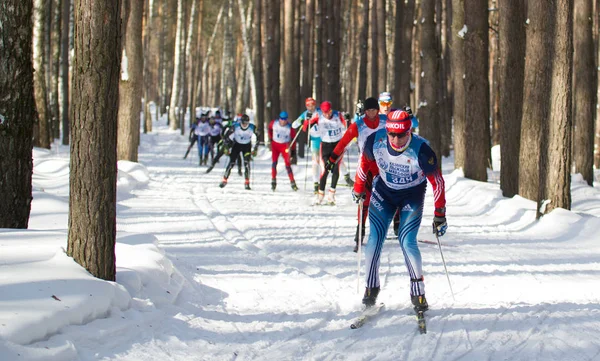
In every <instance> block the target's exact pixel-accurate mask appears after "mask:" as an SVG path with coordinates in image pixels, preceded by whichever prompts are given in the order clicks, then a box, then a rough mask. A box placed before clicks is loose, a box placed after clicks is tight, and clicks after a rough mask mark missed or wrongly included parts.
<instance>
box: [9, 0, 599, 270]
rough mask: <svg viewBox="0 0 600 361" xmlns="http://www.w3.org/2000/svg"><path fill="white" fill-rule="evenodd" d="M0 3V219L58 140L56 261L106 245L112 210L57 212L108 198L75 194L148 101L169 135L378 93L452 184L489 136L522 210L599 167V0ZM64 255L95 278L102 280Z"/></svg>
mask: <svg viewBox="0 0 600 361" xmlns="http://www.w3.org/2000/svg"><path fill="white" fill-rule="evenodd" d="M4 1H5V2H7V3H8V4H9V5H8V6H2V7H0V156H1V157H0V174H2V176H1V177H2V179H0V199H2V202H0V228H2V227H9V228H26V227H27V220H28V217H29V208H30V204H31V171H32V163H31V151H32V144H31V140H32V139H33V145H34V146H37V147H43V148H50V147H51V146H52V144H53V143H54V141H55V139H61V141H62V144H71V172H72V175H71V178H72V180H73V182H72V184H71V187H72V190H71V192H72V193H71V194H80V195H81V196H80V197H77V200H74V201H72V203H71V207H72V210H71V214H72V220H71V222H72V224H70V226H73V229H72V230H70V233H69V237H70V240H69V242H70V243H69V245H70V247H71V248H70V249H69V253H70V254H73V255H77V252H80V251H78V249H80V248H81V247H83V248H85V247H86V246H85V245H81V244H77V242H78V241H77V240H81V239H88V240H90V241H94V239H93V237H91V236H90V234H91V232H90V231H89V229H93V228H94V227H96V229H97V230H102V231H98V233H102V232H105V234H104V235H103V236H96V240H95V241H97V242H98V244H101V246H100V245H99V246H98V247H107V245H108V248H110V238H111V237H114V234H112V233H110V232H113V231H114V230H113V229H112V228H111V224H112V223H111V222H113V221H114V220H112V219H111V217H114V209H113V208H111V207H108V208H102V207H101V208H102V211H103V212H105V213H104V214H103V217H100V218H103V221H102V222H103V223H101V224H100V223H99V224H94V222H95V221H94V217H90V216H89V215H88V216H84V217H82V216H81V215H74V214H73V212H75V211H77V212H85V209H86V208H85V207H82V204H83V203H82V204H80V205H79V207H78V205H77V202H96V203H97V204H99V205H100V204H101V202H104V201H106V200H109V201H110V200H114V194H103V195H102V196H100V195H99V194H97V193H95V192H93V191H92V192H89V191H88V190H95V191H96V192H97V191H98V190H102V192H109V193H110V192H115V189H114V187H112V185H107V184H106V179H107V177H108V179H110V180H111V182H113V179H112V178H111V177H110V176H109V175H110V174H111V173H112V172H116V164H115V163H116V160H119V159H126V160H130V161H137V147H138V144H139V139H140V137H139V135H140V132H144V133H147V132H152V124H153V122H155V121H157V119H155V118H153V116H154V117H155V115H154V114H153V113H151V112H150V109H151V108H153V107H156V109H158V112H159V113H160V114H166V115H167V119H168V123H169V126H170V128H171V129H173V130H179V131H181V133H182V134H183V133H184V132H185V131H186V129H187V128H189V124H185V121H184V119H185V117H184V116H185V113H186V111H189V112H190V113H191V119H193V118H194V115H195V109H196V107H198V106H210V107H219V108H221V109H222V110H223V111H231V113H232V114H236V113H242V112H245V110H246V109H247V108H250V109H253V110H254V111H255V122H256V124H257V127H258V129H259V131H260V133H261V134H263V135H265V134H266V132H265V129H264V127H265V124H268V122H269V121H270V120H271V119H274V118H276V117H277V114H279V112H280V111H282V110H285V111H287V112H288V113H289V114H290V115H291V117H292V118H295V117H297V116H298V115H299V114H300V112H302V111H303V110H304V109H303V108H304V99H305V98H307V97H309V96H312V97H314V98H315V99H317V102H319V103H320V102H321V101H324V100H329V101H331V102H332V104H333V106H334V109H339V110H341V111H343V112H348V113H353V112H354V111H355V104H356V102H357V100H358V99H364V98H366V97H369V96H377V95H378V94H379V93H381V92H383V91H389V92H391V93H392V95H393V100H394V106H395V107H401V106H404V105H410V106H411V107H412V108H413V109H414V111H415V113H416V115H417V116H418V118H419V121H420V127H419V134H420V135H422V136H424V137H425V138H426V139H428V140H429V141H430V142H431V145H432V148H433V149H434V150H435V151H436V152H437V153H438V154H441V155H444V156H448V155H450V154H451V151H453V154H454V159H455V166H456V168H462V169H463V171H464V174H465V176H466V177H467V178H471V179H475V180H480V181H487V180H488V179H487V177H488V172H487V170H488V168H490V167H491V148H492V146H495V145H500V147H501V154H502V162H501V164H502V167H501V171H500V187H501V189H502V192H503V194H504V195H505V196H507V197H512V196H514V195H516V194H519V195H521V196H523V197H525V198H528V199H531V200H534V201H536V202H538V204H539V205H540V208H539V212H540V215H541V214H543V213H545V212H548V211H550V210H552V209H554V208H557V207H562V208H566V209H569V208H570V203H571V199H570V191H569V189H570V175H571V173H581V174H582V176H583V178H584V179H585V181H586V182H587V183H588V184H590V185H592V184H593V181H594V172H593V170H594V168H598V167H600V152H599V151H598V150H600V135H599V133H600V132H599V129H600V124H599V121H600V117H599V116H598V112H599V110H598V107H597V106H596V105H597V98H598V96H597V94H598V67H597V64H598V53H599V46H598V42H599V31H598V30H599V23H600V22H599V16H598V14H599V5H600V0H575V1H571V0H553V1H547V0H515V1H499V0H489V1H488V2H481V1H477V0H402V1H390V0H330V1H325V0H278V1H275V0H212V1H204V0H121V1H107V0H79V1H75V2H74V1H70V0H27V1H24V0H4ZM82 22H83V23H82ZM96 22H100V23H102V24H103V26H100V27H98V28H93V27H91V25H92V24H96ZM81 24H87V27H86V26H82V25H81ZM94 42H97V43H100V44H102V46H101V47H100V46H97V47H93V46H91V45H90V43H94ZM86 47H87V48H86ZM86 59H94V66H97V69H100V70H96V71H99V72H101V73H100V75H101V76H100V77H98V76H97V75H98V74H94V69H90V68H89V66H90V64H89V63H88V62H87V61H86ZM119 69H120V74H118V73H119ZM115 72H116V73H115ZM91 95H93V97H92V98H86V97H90V96H91ZM32 104H34V106H32ZM140 113H142V114H143V116H142V117H140ZM90 122H93V123H94V124H89V123H90ZM96 126H100V127H102V129H103V131H100V130H99V129H97V128H95V127H96ZM113 127H114V129H113ZM90 136H92V137H97V139H96V138H94V141H95V142H93V143H94V144H96V146H97V147H98V149H95V151H96V152H100V153H99V154H94V153H93V152H89V151H90V148H89V144H88V142H89V141H90V139H86V138H85V137H90ZM302 142H303V140H302V139H301V138H300V140H299V143H300V145H301V148H300V149H303V148H302V145H303V143H302ZM113 148H114V149H113ZM113 153H114V154H113ZM299 156H301V157H302V156H303V152H302V151H299ZM82 164H94V165H95V168H94V171H93V172H90V171H89V170H87V168H89V167H85V166H79V165H82ZM78 187H79V188H78ZM78 189H79V191H78ZM78 192H79V193H78ZM82 197H83V198H82ZM86 197H95V198H93V199H92V200H90V199H87V198H86ZM98 197H101V198H98ZM542 205H544V206H543V207H541V206H542ZM87 209H88V211H89V209H90V208H89V207H88V208H87ZM97 218H98V217H95V219H97ZM107 219H108V221H107ZM96 222H97V220H96ZM106 222H108V223H106ZM78 224H79V225H85V227H79V228H78V227H76V226H77V225H78ZM84 228H87V231H86V230H85V229H84ZM86 232H87V234H86ZM107 232H108V233H107ZM86 237H87V238H86ZM71 241H73V243H71ZM113 241H114V240H113ZM78 247H79V248H78ZM83 253H86V254H87V255H88V257H89V253H90V252H87V251H86V252H83ZM92 253H93V252H92ZM82 262H87V264H88V265H90V266H89V267H88V269H94V272H96V273H95V274H101V275H102V277H103V278H107V279H110V278H111V276H110V273H111V272H114V270H112V269H111V268H110V267H108V268H107V267H104V268H102V267H101V266H98V265H97V264H94V261H93V260H82Z"/></svg>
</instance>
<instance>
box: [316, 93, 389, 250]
mask: <svg viewBox="0 0 600 361" xmlns="http://www.w3.org/2000/svg"><path fill="white" fill-rule="evenodd" d="M361 105H362V108H363V109H364V112H365V113H364V114H363V115H359V114H358V113H357V116H356V118H355V119H356V121H355V122H353V123H352V124H350V126H349V127H348V129H347V130H346V132H345V133H344V136H343V137H342V139H341V140H340V141H339V143H338V145H337V146H336V147H335V149H334V150H333V152H332V153H331V156H329V160H327V163H325V168H327V169H329V170H331V169H333V167H334V165H335V163H336V162H337V161H338V159H339V158H340V156H341V155H342V154H344V150H345V149H346V147H347V146H348V144H349V143H350V142H351V141H352V140H353V139H354V138H357V139H358V151H359V156H360V153H362V151H363V149H364V144H365V141H366V140H367V137H368V136H369V135H371V134H373V133H375V132H376V131H377V130H379V129H382V128H383V127H385V121H386V119H387V116H386V115H384V114H379V105H378V104H377V99H375V98H367V99H365V102H364V104H361ZM372 168H373V169H369V170H368V171H367V173H366V174H365V183H366V186H365V192H366V194H365V199H364V202H363V211H362V220H361V219H359V221H358V223H359V224H358V225H357V226H356V236H355V237H354V242H355V247H354V252H356V251H357V250H358V240H359V238H360V240H361V242H363V241H364V238H365V227H364V224H365V220H366V219H367V215H368V214H369V200H370V199H371V184H372V182H373V177H374V176H375V175H377V174H378V169H377V167H372ZM357 172H358V170H357ZM360 216H361V213H360V209H359V211H358V217H360ZM361 221H362V224H363V227H362V232H361V233H362V234H361V235H360V236H359V234H358V232H359V228H361V227H360V222H361Z"/></svg>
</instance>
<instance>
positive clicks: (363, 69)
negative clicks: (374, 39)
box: [356, 0, 374, 100]
mask: <svg viewBox="0 0 600 361" xmlns="http://www.w3.org/2000/svg"><path fill="white" fill-rule="evenodd" d="M358 26H359V28H360V35H359V40H360V41H359V43H358V44H357V46H360V53H359V56H360V60H359V62H358V64H359V65H358V67H359V70H358V74H357V77H358V79H357V82H356V88H357V89H358V99H361V100H364V99H365V98H367V55H368V50H369V49H368V46H367V43H368V41H369V0H362V12H361V15H360V20H359V24H358ZM369 93H370V92H369ZM373 95H374V94H370V95H369V96H373Z"/></svg>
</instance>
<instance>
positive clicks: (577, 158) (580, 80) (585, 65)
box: [573, 0, 600, 186]
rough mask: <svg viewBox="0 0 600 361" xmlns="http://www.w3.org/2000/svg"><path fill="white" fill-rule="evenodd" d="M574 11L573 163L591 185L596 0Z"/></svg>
mask: <svg viewBox="0 0 600 361" xmlns="http://www.w3.org/2000/svg"><path fill="white" fill-rule="evenodd" d="M574 11H575V19H574V24H573V29H574V32H573V45H574V50H575V51H574V54H573V123H574V127H573V128H574V142H573V157H574V159H573V162H574V165H575V172H576V173H581V175H582V176H583V179H584V180H585V181H586V182H587V183H588V184H589V185H590V186H591V185H593V182H594V120H595V119H594V117H595V116H596V103H597V88H598V73H597V70H596V61H595V56H594V39H593V36H592V30H593V26H594V22H593V15H594V13H593V1H592V0H580V1H576V2H575V10H574ZM599 131H600V130H599Z"/></svg>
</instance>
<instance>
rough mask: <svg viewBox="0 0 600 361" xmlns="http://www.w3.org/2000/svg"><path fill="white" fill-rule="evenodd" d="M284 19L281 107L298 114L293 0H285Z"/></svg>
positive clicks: (297, 75) (298, 95)
mask: <svg viewBox="0 0 600 361" xmlns="http://www.w3.org/2000/svg"><path fill="white" fill-rule="evenodd" d="M284 4H285V19H284V21H283V26H284V29H285V31H284V39H283V40H284V51H283V57H284V58H285V63H284V64H285V68H284V72H283V74H284V77H283V93H282V94H283V104H282V106H283V109H285V110H286V111H287V112H288V113H290V114H292V115H294V116H295V115H296V114H298V98H299V97H300V94H299V93H298V90H299V85H300V79H299V75H300V71H299V69H298V68H296V67H295V65H296V62H295V59H297V58H298V49H297V48H296V47H295V42H294V40H295V39H294V17H295V8H296V7H295V4H294V0H285V2H284Z"/></svg>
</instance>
